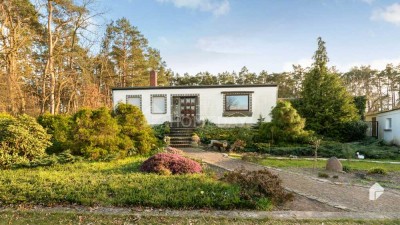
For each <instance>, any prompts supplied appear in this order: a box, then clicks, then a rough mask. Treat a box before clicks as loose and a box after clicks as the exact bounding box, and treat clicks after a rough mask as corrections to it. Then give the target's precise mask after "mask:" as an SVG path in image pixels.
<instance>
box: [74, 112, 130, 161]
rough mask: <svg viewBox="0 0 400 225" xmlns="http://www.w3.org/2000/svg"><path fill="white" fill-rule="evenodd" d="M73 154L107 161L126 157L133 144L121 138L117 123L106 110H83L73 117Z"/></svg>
mask: <svg viewBox="0 0 400 225" xmlns="http://www.w3.org/2000/svg"><path fill="white" fill-rule="evenodd" d="M73 122H74V126H73V131H72V132H73V143H74V146H73V148H72V150H73V152H72V153H73V154H75V155H77V154H78V155H83V156H85V157H87V158H89V159H93V160H98V159H105V158H108V157H110V156H115V157H119V158H120V157H124V156H126V155H127V152H128V150H129V149H130V148H133V143H132V141H130V139H129V138H121V137H120V135H119V133H120V128H119V127H118V124H117V121H116V120H115V119H114V118H112V117H111V113H110V111H109V110H108V109H106V108H100V109H97V110H90V109H82V110H80V111H78V112H77V113H76V114H75V115H74V117H73Z"/></svg>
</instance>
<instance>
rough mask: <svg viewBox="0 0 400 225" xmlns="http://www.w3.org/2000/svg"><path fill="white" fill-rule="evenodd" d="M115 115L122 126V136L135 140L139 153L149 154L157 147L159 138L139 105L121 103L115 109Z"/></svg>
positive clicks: (135, 147)
mask: <svg viewBox="0 0 400 225" xmlns="http://www.w3.org/2000/svg"><path fill="white" fill-rule="evenodd" d="M114 117H115V119H116V120H117V122H118V124H119V126H120V127H121V136H124V135H125V136H127V137H129V138H130V139H131V140H132V141H133V146H134V149H135V150H136V151H137V153H139V154H148V153H149V152H150V151H151V149H152V148H155V147H156V145H157V139H156V138H155V136H154V133H153V130H152V128H151V127H150V126H149V125H148V124H147V121H146V118H145V117H144V115H143V113H142V111H141V110H140V109H139V108H138V107H136V106H133V105H129V104H122V103H120V104H118V105H117V107H116V109H115V112H114ZM132 153H134V152H132Z"/></svg>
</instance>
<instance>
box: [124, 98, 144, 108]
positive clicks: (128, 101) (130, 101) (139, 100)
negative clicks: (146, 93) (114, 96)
mask: <svg viewBox="0 0 400 225" xmlns="http://www.w3.org/2000/svg"><path fill="white" fill-rule="evenodd" d="M126 104H131V105H134V106H137V107H138V108H139V109H140V110H142V96H141V95H127V96H126Z"/></svg>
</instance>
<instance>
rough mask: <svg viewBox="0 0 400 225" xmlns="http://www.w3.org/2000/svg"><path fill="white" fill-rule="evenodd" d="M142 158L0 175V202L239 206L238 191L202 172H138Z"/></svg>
mask: <svg viewBox="0 0 400 225" xmlns="http://www.w3.org/2000/svg"><path fill="white" fill-rule="evenodd" d="M143 160H144V158H127V159H124V160H117V161H114V162H78V163H75V164H64V165H55V166H50V167H39V168H33V169H15V170H3V171H0V203H1V204H3V205H5V204H44V205H54V204H79V205H102V206H151V207H171V208H218V209H230V208H240V207H241V206H242V204H243V202H242V200H240V198H239V193H240V189H239V187H237V186H234V185H230V184H227V183H223V182H220V181H217V180H215V179H214V178H212V177H210V176H208V175H206V174H197V175H174V176H161V175H156V174H145V173H140V172H138V168H139V166H140V164H141V162H142V161H143Z"/></svg>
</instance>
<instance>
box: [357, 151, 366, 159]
mask: <svg viewBox="0 0 400 225" xmlns="http://www.w3.org/2000/svg"><path fill="white" fill-rule="evenodd" d="M356 154H357V158H358V159H364V158H365V157H364V155H361V154H360V153H359V152H357V153H356Z"/></svg>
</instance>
